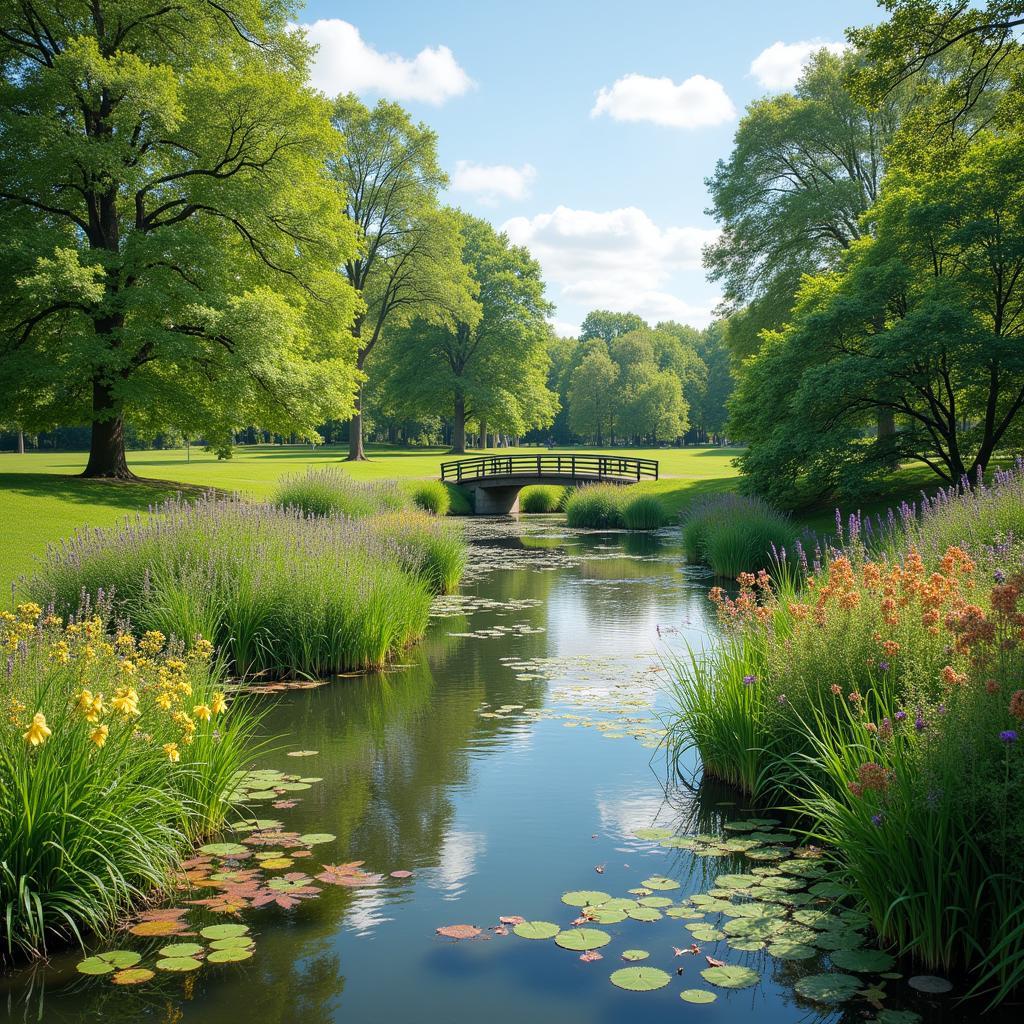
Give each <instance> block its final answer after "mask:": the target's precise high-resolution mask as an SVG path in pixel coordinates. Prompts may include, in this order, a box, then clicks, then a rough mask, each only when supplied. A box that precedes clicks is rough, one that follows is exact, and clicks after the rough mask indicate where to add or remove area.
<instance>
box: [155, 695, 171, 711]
mask: <svg viewBox="0 0 1024 1024" xmlns="http://www.w3.org/2000/svg"><path fill="white" fill-rule="evenodd" d="M156 702H157V704H158V705H159V706H160V707H162V708H163V709H164V711H166V710H167V709H168V708H169V707H170V706H171V705H172V704H173V703H174V694H172V693H168V692H167V691H166V690H165V691H164V692H163V693H158V694H157V695H156Z"/></svg>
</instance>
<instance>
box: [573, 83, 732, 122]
mask: <svg viewBox="0 0 1024 1024" xmlns="http://www.w3.org/2000/svg"><path fill="white" fill-rule="evenodd" d="M601 114H607V115H608V116H609V117H611V118H613V119H614V120H616V121H652V122H653V123H654V124H663V125H668V126H669V127H670V128H702V127H704V126H706V125H715V124H722V123H723V122H725V121H731V120H733V118H735V117H736V108H735V106H733V102H732V100H731V99H729V96H728V94H727V93H726V91H725V89H724V88H723V86H722V83H721V82H716V81H715V80H714V79H713V78H705V77H704V76H703V75H692V76H691V77H690V78H687V79H686V81H685V82H680V83H679V84H678V85H676V83H675V82H673V81H672V79H671V78H649V77H648V76H647V75H636V74H633V75H624V76H623V77H622V78H620V79H618V80H617V81H616V82H615V83H614V84H613V85H611V86H605V87H604V88H602V89H601V90H599V91H598V94H597V99H596V101H595V102H594V106H593V109H592V110H591V111H590V116H591V117H598V116H600V115H601Z"/></svg>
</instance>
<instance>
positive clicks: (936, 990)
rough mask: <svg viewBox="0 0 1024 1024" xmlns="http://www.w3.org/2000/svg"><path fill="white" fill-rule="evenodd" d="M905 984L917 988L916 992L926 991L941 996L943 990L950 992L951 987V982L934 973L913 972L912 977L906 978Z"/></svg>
mask: <svg viewBox="0 0 1024 1024" xmlns="http://www.w3.org/2000/svg"><path fill="white" fill-rule="evenodd" d="M907 984H908V985H909V986H910V987H911V988H913V989H917V991H918V992H927V993H928V994H929V995H932V996H941V995H942V994H943V993H945V992H950V991H952V989H953V983H952V982H951V981H947V980H946V979H945V978H940V977H938V976H937V975H934V974H915V975H914V976H913V977H912V978H910V979H908V981H907Z"/></svg>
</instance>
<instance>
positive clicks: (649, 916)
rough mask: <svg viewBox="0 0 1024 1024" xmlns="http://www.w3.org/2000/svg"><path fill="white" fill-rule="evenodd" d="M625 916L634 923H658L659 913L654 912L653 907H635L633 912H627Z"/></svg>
mask: <svg viewBox="0 0 1024 1024" xmlns="http://www.w3.org/2000/svg"><path fill="white" fill-rule="evenodd" d="M626 916H627V917H628V918H631V919H632V920H634V921H647V922H651V921H660V920H661V911H660V910H655V908H654V907H635V908H634V909H633V910H627V911H626Z"/></svg>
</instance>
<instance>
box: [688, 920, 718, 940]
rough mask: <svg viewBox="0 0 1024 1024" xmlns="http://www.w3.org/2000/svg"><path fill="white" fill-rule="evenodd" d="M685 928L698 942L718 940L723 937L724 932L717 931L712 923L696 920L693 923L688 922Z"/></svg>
mask: <svg viewBox="0 0 1024 1024" xmlns="http://www.w3.org/2000/svg"><path fill="white" fill-rule="evenodd" d="M686 927H687V930H688V931H689V932H690V934H691V935H692V936H693V937H694V938H695V939H696V940H697V941H698V942H718V940H719V939H724V938H725V932H723V931H719V929H718V928H716V927H715V926H714V925H713V924H708V923H707V922H705V921H698V922H697V923H695V924H688V925H687V926H686Z"/></svg>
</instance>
